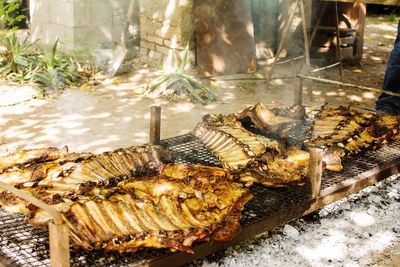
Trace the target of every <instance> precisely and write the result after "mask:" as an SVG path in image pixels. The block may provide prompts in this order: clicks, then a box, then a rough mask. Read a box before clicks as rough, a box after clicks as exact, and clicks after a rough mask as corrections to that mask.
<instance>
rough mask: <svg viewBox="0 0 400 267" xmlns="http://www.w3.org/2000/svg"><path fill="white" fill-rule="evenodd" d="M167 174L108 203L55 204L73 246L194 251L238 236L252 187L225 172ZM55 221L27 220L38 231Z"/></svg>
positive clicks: (121, 190)
mask: <svg viewBox="0 0 400 267" xmlns="http://www.w3.org/2000/svg"><path fill="white" fill-rule="evenodd" d="M174 171H176V174H177V175H176V177H174V176H175V175H173V172H174ZM163 173H165V174H166V175H163V174H161V175H160V176H157V177H137V178H131V179H128V180H124V181H122V182H120V183H119V184H118V185H117V186H116V187H115V190H116V192H115V193H113V194H112V195H110V196H107V197H106V198H98V197H97V198H96V197H93V198H92V199H87V200H81V201H76V202H70V203H60V204H57V205H54V207H55V208H57V209H58V210H59V211H60V212H61V213H62V216H63V219H64V220H65V222H66V223H67V225H68V227H69V229H70V233H71V240H72V243H73V245H74V246H75V247H77V248H84V249H104V250H116V251H119V252H134V251H137V250H139V249H142V248H145V247H152V248H170V249H174V250H179V251H185V252H191V250H190V248H189V247H190V246H191V245H192V243H193V242H194V241H196V240H216V241H226V240H230V239H231V238H233V237H234V236H235V234H236V233H237V231H238V230H239V229H240V224H239V220H240V213H241V211H242V209H243V208H244V205H245V204H246V203H247V202H248V201H249V200H250V199H251V197H252V196H251V194H250V193H249V191H248V190H247V189H246V188H243V186H242V185H241V184H239V183H234V182H232V181H230V180H229V179H228V178H227V173H226V172H225V171H224V170H222V169H219V168H212V167H210V168H209V167H206V166H199V165H173V164H172V165H168V166H166V167H165V168H164V169H163ZM213 173H215V175H212V174H213ZM203 175H204V176H203ZM49 220H50V218H49V217H48V216H47V214H45V213H44V212H43V211H42V210H40V209H37V210H33V211H32V212H31V214H30V215H29V217H28V218H27V219H26V221H27V222H29V223H31V224H33V225H35V226H44V225H45V224H46V223H47V222H48V221H49ZM228 233H229V234H228Z"/></svg>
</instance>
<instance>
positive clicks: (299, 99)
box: [293, 78, 304, 106]
mask: <svg viewBox="0 0 400 267" xmlns="http://www.w3.org/2000/svg"><path fill="white" fill-rule="evenodd" d="M298 80H299V86H297V87H295V88H294V100H293V102H294V104H295V105H298V106H302V105H303V85H304V79H303V78H299V79H298Z"/></svg>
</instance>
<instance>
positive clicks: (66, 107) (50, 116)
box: [0, 18, 397, 266]
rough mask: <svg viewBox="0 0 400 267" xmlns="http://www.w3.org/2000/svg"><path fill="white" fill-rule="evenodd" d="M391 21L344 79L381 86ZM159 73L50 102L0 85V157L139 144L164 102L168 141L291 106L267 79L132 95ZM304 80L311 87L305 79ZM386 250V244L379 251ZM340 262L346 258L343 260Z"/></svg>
mask: <svg viewBox="0 0 400 267" xmlns="http://www.w3.org/2000/svg"><path fill="white" fill-rule="evenodd" d="M396 26H397V25H396V22H389V21H386V20H384V19H381V18H369V19H368V25H367V27H366V44H365V55H364V57H365V58H364V60H363V63H362V65H361V66H347V67H346V68H345V72H344V81H347V82H353V83H358V84H361V85H366V86H374V87H377V88H380V87H381V84H382V81H383V75H384V71H385V68H386V61H387V58H388V55H389V53H390V51H391V48H392V47H393V45H392V44H393V42H394V39H395V36H396V30H397V27H396ZM300 68H301V66H299V65H294V66H288V65H282V66H280V67H279V68H278V69H277V71H276V76H277V77H282V76H285V77H293V73H295V72H296V71H299V69H300ZM156 74H157V72H156V71H155V70H152V69H148V68H142V67H140V66H139V67H137V68H136V69H135V70H134V71H133V72H132V73H130V74H129V75H126V76H123V77H119V78H117V79H114V80H105V81H104V82H103V85H102V86H100V87H97V88H94V89H93V90H82V89H81V90H65V91H64V92H63V93H62V94H59V95H55V96H53V97H51V98H47V99H31V95H32V91H31V90H30V89H29V88H25V87H24V88H25V89H24V91H22V89H20V88H19V86H15V85H8V84H2V85H1V86H0V93H1V94H0V154H4V153H7V152H12V151H15V150H19V149H22V148H32V147H48V146H55V147H62V146H65V145H67V146H68V147H69V149H70V151H91V152H102V151H106V150H111V149H116V148H119V147H126V146H131V145H137V144H143V143H146V142H147V141H148V139H149V137H148V135H149V130H148V128H149V117H150V114H149V107H150V106H151V105H154V104H159V105H161V106H162V130H161V136H162V138H168V137H172V136H176V135H181V134H184V133H188V132H190V131H191V130H192V129H193V128H194V126H195V125H196V124H197V123H198V122H200V121H201V117H202V116H203V115H205V114H208V113H231V112H236V111H238V110H241V109H243V108H245V107H247V106H249V105H252V104H254V103H257V102H263V103H265V104H272V103H280V104H284V105H289V104H292V102H293V88H294V86H296V83H295V80H293V79H276V80H274V81H273V84H272V85H271V86H269V87H268V88H267V87H266V86H265V83H264V81H223V80H219V81H216V82H213V83H212V86H213V87H214V90H215V93H216V94H217V95H218V96H219V97H220V100H219V101H218V102H216V103H213V104H209V105H206V106H201V105H198V104H197V105H195V104H192V103H170V102H167V101H165V100H162V99H143V98H141V97H138V96H137V95H135V90H136V89H137V88H138V87H141V86H143V84H145V83H146V82H148V81H149V80H151V79H152V78H154V77H155V75H156ZM260 74H263V75H265V72H264V71H260ZM319 75H320V76H321V77H326V78H331V79H335V80H338V79H339V75H338V71H337V69H331V70H329V71H324V72H320V73H319ZM306 85H307V86H308V87H309V86H310V84H309V83H307V84H306ZM312 89H313V93H312V96H313V97H312V99H310V95H308V93H307V90H305V91H304V102H305V104H306V105H310V106H316V105H320V104H323V103H325V102H328V103H329V104H332V105H338V104H341V105H348V104H356V105H360V106H363V107H366V108H370V109H373V108H374V102H375V99H376V97H377V95H376V94H374V93H371V92H360V91H355V90H353V89H346V88H340V87H337V86H327V85H322V84H313V85H312ZM394 212H395V211H394ZM371 231H373V230H371ZM266 240H268V239H266ZM268 242H269V241H268ZM361 248H362V247H360V249H361ZM386 248H387V246H384V247H382V250H383V249H386ZM374 253H375V251H374ZM385 253H387V252H385ZM360 257H361V256H360ZM371 257H372V256H371ZM377 257H378V256H377ZM345 260H346V258H343V261H342V265H344V264H343V263H344V262H345ZM378 260H379V262H381V258H379V257H378V258H377V261H378ZM383 260H384V259H382V261H383ZM310 265H313V264H312V263H310ZM331 265H336V264H331ZM339 265H341V264H339ZM339 265H338V266H339ZM349 266H350V265H349ZM351 266H353V265H351Z"/></svg>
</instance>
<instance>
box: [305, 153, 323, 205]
mask: <svg viewBox="0 0 400 267" xmlns="http://www.w3.org/2000/svg"><path fill="white" fill-rule="evenodd" d="M322 156H323V151H322V149H318V148H313V149H311V150H310V160H309V162H310V165H309V169H308V178H309V183H310V191H311V192H310V193H311V197H312V199H318V198H319V196H320V194H321V178H322Z"/></svg>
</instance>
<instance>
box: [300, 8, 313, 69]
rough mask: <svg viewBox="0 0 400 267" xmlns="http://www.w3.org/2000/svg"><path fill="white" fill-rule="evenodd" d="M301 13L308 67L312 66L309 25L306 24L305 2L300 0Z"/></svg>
mask: <svg viewBox="0 0 400 267" xmlns="http://www.w3.org/2000/svg"><path fill="white" fill-rule="evenodd" d="M300 13H301V20H302V24H303V38H304V55H305V57H306V65H307V66H308V67H310V66H311V60H310V47H309V46H308V43H309V42H308V31H307V23H306V12H305V10H304V0H300Z"/></svg>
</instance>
